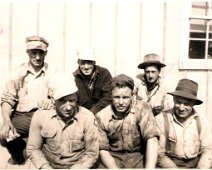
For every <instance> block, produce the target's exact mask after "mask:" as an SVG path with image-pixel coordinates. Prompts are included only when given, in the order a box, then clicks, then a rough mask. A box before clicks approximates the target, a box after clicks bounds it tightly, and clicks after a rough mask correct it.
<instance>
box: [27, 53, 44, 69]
mask: <svg viewBox="0 0 212 170" xmlns="http://www.w3.org/2000/svg"><path fill="white" fill-rule="evenodd" d="M27 53H28V55H29V64H30V65H31V66H32V67H35V68H36V67H42V66H43V64H44V60H45V56H46V54H47V52H46V51H43V50H39V49H32V50H27Z"/></svg>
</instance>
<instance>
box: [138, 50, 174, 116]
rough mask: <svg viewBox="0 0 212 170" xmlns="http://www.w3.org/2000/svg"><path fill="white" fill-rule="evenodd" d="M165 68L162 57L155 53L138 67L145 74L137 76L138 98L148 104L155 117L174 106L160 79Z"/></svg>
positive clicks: (145, 57) (147, 56) (148, 56)
mask: <svg viewBox="0 0 212 170" xmlns="http://www.w3.org/2000/svg"><path fill="white" fill-rule="evenodd" d="M165 66H166V65H165V64H163V63H161V61H160V57H159V56H158V55H157V54H154V53H153V54H147V55H145V56H144V60H143V63H141V64H139V65H138V68H139V69H144V74H139V75H137V79H138V80H137V81H136V87H135V94H136V98H137V99H139V100H142V101H145V102H148V103H149V104H150V106H151V107H152V111H153V114H154V116H156V115H157V114H158V113H160V112H161V111H162V110H168V109H169V108H171V106H172V100H170V97H171V96H170V97H169V96H168V95H167V94H166V88H165V86H164V85H163V84H162V81H161V77H160V72H161V69H162V68H163V67H165Z"/></svg>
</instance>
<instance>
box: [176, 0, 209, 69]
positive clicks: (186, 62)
mask: <svg viewBox="0 0 212 170" xmlns="http://www.w3.org/2000/svg"><path fill="white" fill-rule="evenodd" d="M192 2H195V1H192V0H190V1H184V2H183V3H182V4H181V9H182V11H181V12H182V15H181V17H182V18H181V22H182V24H181V29H182V30H181V32H182V34H181V50H180V61H179V69H186V70H189V69H192V70H212V59H207V58H206V59H190V58H189V40H190V38H189V35H190V18H192V19H203V18H204V19H209V20H210V19H211V20H212V16H211V17H203V16H194V15H193V16H192V15H191V10H192ZM201 2H203V1H201ZM204 2H207V1H206V0H205V1H204ZM211 3H212V2H211Z"/></svg>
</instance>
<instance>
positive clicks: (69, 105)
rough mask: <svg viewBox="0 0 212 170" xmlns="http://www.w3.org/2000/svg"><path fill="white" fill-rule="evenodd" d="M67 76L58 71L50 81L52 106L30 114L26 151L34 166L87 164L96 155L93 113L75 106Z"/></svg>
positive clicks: (86, 165)
mask: <svg viewBox="0 0 212 170" xmlns="http://www.w3.org/2000/svg"><path fill="white" fill-rule="evenodd" d="M67 77H68V76H62V74H61V75H60V74H58V75H57V76H55V78H54V80H52V81H51V82H50V89H51V91H52V97H53V99H54V100H53V101H54V102H55V109H53V110H41V111H37V112H36V113H35V114H34V116H33V117H32V122H31V126H30V132H29V140H28V143H27V154H28V156H29V157H30V159H31V161H32V163H33V164H34V165H35V167H36V168H38V169H46V168H57V169H58V168H59V169H67V168H68V169H69V168H78V169H81V168H91V167H92V166H93V165H94V164H95V162H96V160H97V159H98V155H99V140H98V128H97V126H96V121H95V117H94V115H93V113H92V112H90V111H89V110H87V109H86V108H83V107H80V106H79V107H78V105H77V104H76V103H77V95H76V92H77V90H78V89H77V87H76V84H75V82H74V78H73V79H72V80H68V79H66V78H67Z"/></svg>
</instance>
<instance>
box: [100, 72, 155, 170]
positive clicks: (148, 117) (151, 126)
mask: <svg viewBox="0 0 212 170" xmlns="http://www.w3.org/2000/svg"><path fill="white" fill-rule="evenodd" d="M111 86H112V104H111V105H109V106H107V107H105V108H104V109H102V110H101V111H100V112H98V113H97V114H96V118H97V120H98V122H99V127H100V128H99V132H100V158H101V163H100V165H99V167H100V168H103V167H104V168H105V167H106V168H129V169H130V168H155V165H156V160H157V155H158V139H157V137H158V132H157V125H156V121H155V118H154V116H153V114H152V110H151V108H150V106H149V105H148V104H147V103H145V102H142V101H138V102H135V103H134V102H133V89H134V81H133V79H132V78H130V77H129V76H126V75H124V74H121V75H118V76H115V77H114V78H113V79H112V85H111ZM144 143H145V144H146V145H145V144H144ZM144 157H145V159H144Z"/></svg>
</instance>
